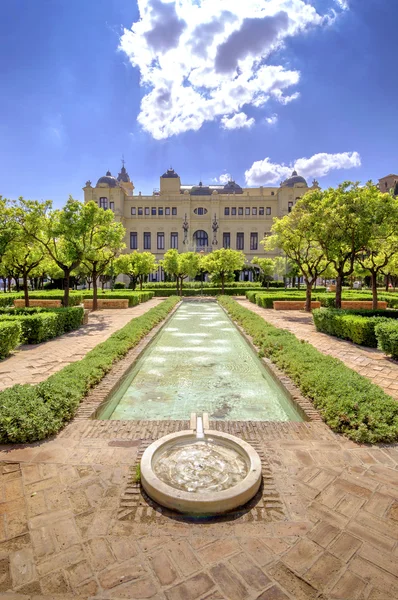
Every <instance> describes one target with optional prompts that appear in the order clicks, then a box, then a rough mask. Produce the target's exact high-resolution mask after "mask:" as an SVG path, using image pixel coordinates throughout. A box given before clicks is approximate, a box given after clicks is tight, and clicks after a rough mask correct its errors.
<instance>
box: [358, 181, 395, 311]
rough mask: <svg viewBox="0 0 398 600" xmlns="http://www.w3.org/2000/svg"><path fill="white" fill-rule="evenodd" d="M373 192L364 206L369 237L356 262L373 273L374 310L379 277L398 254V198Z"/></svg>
mask: <svg viewBox="0 0 398 600" xmlns="http://www.w3.org/2000/svg"><path fill="white" fill-rule="evenodd" d="M371 191H372V193H369V194H368V196H367V203H366V205H364V207H363V210H364V211H366V214H364V216H363V218H364V220H365V221H366V223H367V225H368V235H367V240H366V243H365V244H364V246H363V248H362V250H361V252H359V253H358V255H357V261H358V263H359V265H360V266H361V267H362V268H363V269H366V271H367V272H368V273H370V278H371V286H372V307H373V308H374V309H377V277H378V276H379V274H380V273H382V272H383V270H384V269H385V268H386V267H387V265H388V263H389V262H391V261H392V259H393V258H394V257H395V256H396V254H397V253H398V232H397V223H398V199H397V198H395V197H394V196H391V195H390V194H382V193H380V192H379V191H378V190H377V188H376V187H374V188H373V189H372V190H371Z"/></svg>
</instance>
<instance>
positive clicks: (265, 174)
mask: <svg viewBox="0 0 398 600" xmlns="http://www.w3.org/2000/svg"><path fill="white" fill-rule="evenodd" d="M360 166H361V157H360V155H359V154H358V152H341V153H338V154H328V153H326V152H321V153H319V154H314V155H313V156H311V157H310V158H298V159H297V160H296V161H295V162H294V164H293V165H285V164H283V163H282V164H278V163H272V162H271V160H270V158H269V157H267V158H264V160H257V161H256V162H254V163H253V164H252V166H251V167H250V169H248V170H247V171H245V179H246V183H247V185H253V186H256V185H268V184H276V183H279V182H280V181H281V180H283V179H286V178H287V177H289V176H290V175H291V174H292V171H293V170H296V171H297V172H298V174H299V175H302V176H303V177H306V178H307V177H324V176H325V175H327V174H328V173H329V172H330V171H333V170H336V169H352V168H354V167H360Z"/></svg>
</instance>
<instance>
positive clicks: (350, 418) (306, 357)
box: [219, 296, 398, 443]
mask: <svg viewBox="0 0 398 600" xmlns="http://www.w3.org/2000/svg"><path fill="white" fill-rule="evenodd" d="M219 301H220V303H221V304H222V306H224V308H225V309H226V310H227V311H228V313H229V314H230V316H231V317H232V319H234V320H235V321H237V322H238V323H239V324H240V325H241V326H242V327H243V329H244V330H245V331H246V333H248V334H249V335H251V336H252V337H253V341H254V343H255V344H256V346H257V347H259V349H260V355H261V356H267V357H268V358H269V359H270V360H272V362H274V363H275V364H276V365H278V367H279V368H280V369H282V370H283V371H284V372H285V373H286V374H287V375H288V376H289V377H291V378H292V379H293V381H294V382H295V383H296V385H297V386H298V387H299V388H300V389H301V391H302V393H303V394H304V395H305V396H306V397H307V398H309V399H311V400H312V402H313V404H314V406H315V407H316V408H317V409H318V410H319V412H320V414H321V415H322V418H323V419H324V420H325V422H326V423H327V424H328V425H329V427H330V428H331V429H333V431H336V432H337V433H342V434H344V435H346V436H347V437H349V438H350V439H352V440H354V441H356V442H370V443H376V442H396V441H398V402H396V400H394V399H393V398H391V397H390V396H388V395H387V394H385V393H384V392H383V390H382V389H381V388H379V387H378V386H376V385H375V384H373V383H371V382H370V381H369V380H367V379H365V377H362V375H359V374H358V373H356V372H355V371H352V370H351V369H350V368H349V367H346V366H345V365H344V364H343V363H342V362H341V361H340V360H338V359H337V358H332V357H331V356H325V355H324V354H322V353H321V352H319V351H318V350H316V348H314V347H313V346H311V344H309V343H308V342H304V341H302V340H298V339H297V338H296V336H295V335H293V334H292V333H290V332H288V331H285V330H283V329H278V328H276V327H274V326H273V325H270V324H269V323H267V322H266V321H265V320H264V319H263V318H262V317H260V316H259V315H256V314H255V313H253V312H252V311H251V310H248V309H247V308H243V307H242V306H240V305H239V304H238V303H237V302H235V301H234V300H233V299H232V298H227V297H225V296H223V297H221V298H220V299H219ZM382 325H383V326H384V323H383V324H382ZM380 326H381V325H379V327H380Z"/></svg>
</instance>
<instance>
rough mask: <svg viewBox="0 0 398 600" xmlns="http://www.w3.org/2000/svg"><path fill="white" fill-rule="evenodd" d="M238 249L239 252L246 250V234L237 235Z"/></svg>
mask: <svg viewBox="0 0 398 600" xmlns="http://www.w3.org/2000/svg"><path fill="white" fill-rule="evenodd" d="M242 210H243V209H242ZM236 249H237V250H244V249H245V234H244V233H237V234H236Z"/></svg>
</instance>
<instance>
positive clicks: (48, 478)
mask: <svg viewBox="0 0 398 600" xmlns="http://www.w3.org/2000/svg"><path fill="white" fill-rule="evenodd" d="M186 425H187V424H186V423H185V422H183V421H181V422H179V421H176V422H170V421H168V422H167V421H166V422H123V421H120V422H118V421H112V422H111V421H102V422H99V421H83V420H79V421H75V422H73V423H71V424H70V425H69V426H68V427H67V428H66V429H65V430H64V431H63V432H62V433H61V434H59V435H58V436H57V437H56V438H55V439H53V440H50V441H47V442H42V443H36V444H30V445H25V446H22V445H21V446H9V447H6V446H3V447H2V448H1V450H0V484H1V488H0V597H1V598H3V597H4V598H9V599H10V600H11V599H20V600H23V599H25V600H27V598H31V599H33V598H34V599H35V600H39V598H41V599H45V598H48V599H50V598H54V599H56V598H59V599H67V598H92V599H94V598H95V599H96V600H100V599H101V600H105V599H107V600H117V599H122V598H123V599H125V598H130V599H133V600H134V599H140V598H148V599H151V600H315V599H316V598H319V599H323V600H336V599H340V600H383V599H386V600H387V599H388V600H391V599H392V598H397V597H398V567H397V565H398V500H397V498H398V447H397V446H380V447H370V446H360V445H357V444H354V443H353V442H350V441H349V440H346V439H344V438H342V437H340V436H337V435H335V434H333V433H332V432H331V431H330V430H329V429H328V428H327V427H326V426H325V425H324V424H323V423H316V422H308V423H272V424H271V423H228V422H223V423H222V424H221V423H218V426H219V428H220V429H223V430H224V431H230V432H231V433H235V435H240V436H241V437H243V438H245V439H247V440H249V441H253V435H254V436H255V438H256V444H257V447H259V448H260V449H261V453H262V456H263V457H264V458H265V460H266V462H267V468H268V469H269V470H270V472H271V473H272V479H273V485H274V486H275V489H276V493H277V495H278V502H280V503H282V505H283V511H282V514H280V513H278V514H274V516H273V515H272V513H270V515H271V516H268V518H261V516H260V515H259V516H258V519H257V520H256V521H254V520H253V519H252V518H250V516H249V515H248V513H247V512H245V511H241V512H240V513H239V512H238V513H234V514H233V515H232V516H231V517H230V518H227V519H225V518H224V519H213V520H209V521H196V522H192V521H188V520H186V519H181V518H180V519H178V520H177V519H175V518H173V516H168V515H167V514H162V511H161V510H159V508H157V510H156V515H157V518H156V519H147V518H146V510H147V509H146V508H145V507H144V506H143V507H142V508H141V512H139V511H137V513H136V515H135V518H134V520H123V518H120V507H121V499H122V498H123V494H124V492H125V490H126V488H127V487H128V481H129V478H130V477H131V474H132V471H133V465H134V464H135V461H136V459H137V453H138V452H139V447H140V444H141V442H142V441H143V440H145V442H146V443H148V442H150V441H151V440H152V439H155V438H157V437H158V436H160V435H163V434H164V433H166V432H169V431H170V430H172V429H174V430H176V429H181V428H183V427H186ZM212 426H213V424H212ZM151 510H152V509H151Z"/></svg>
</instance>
